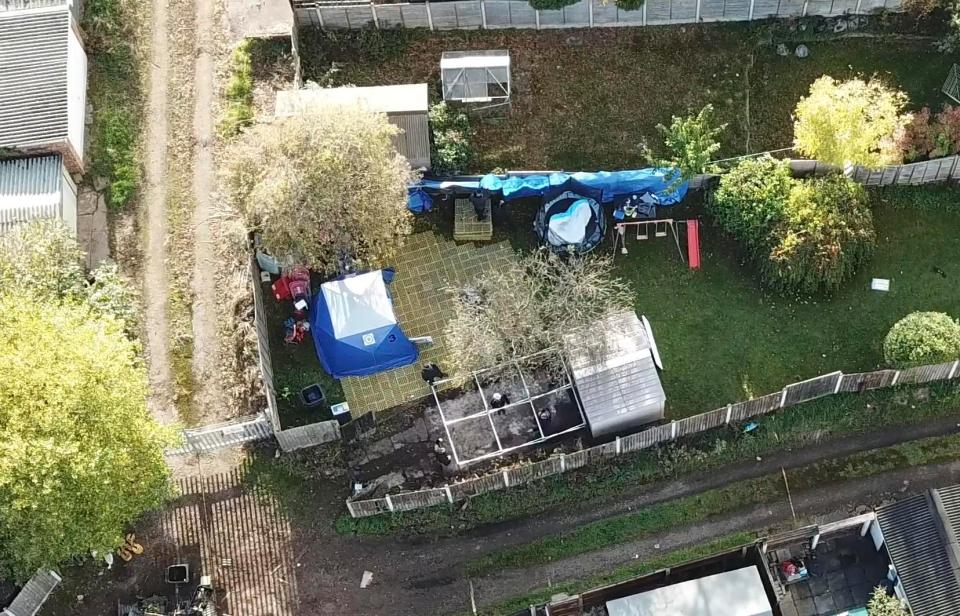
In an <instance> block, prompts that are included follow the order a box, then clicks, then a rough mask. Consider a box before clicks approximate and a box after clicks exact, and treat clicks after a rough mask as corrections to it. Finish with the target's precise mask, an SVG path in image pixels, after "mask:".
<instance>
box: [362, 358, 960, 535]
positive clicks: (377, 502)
mask: <svg viewBox="0 0 960 616" xmlns="http://www.w3.org/2000/svg"><path fill="white" fill-rule="evenodd" d="M958 368H960V360H958V361H953V362H947V363H943V364H935V365H929V366H920V367H917V368H909V369H906V370H878V371H876V372H860V373H856V374H844V373H842V372H831V373H830V374H824V375H822V376H818V377H816V378H812V379H807V380H805V381H800V382H798V383H791V384H790V385H787V386H786V387H784V388H783V389H782V390H780V391H778V392H774V393H772V394H768V395H766V396H762V397H760V398H754V399H752V400H746V401H744V402H737V403H735V404H728V405H727V406H725V407H721V408H718V409H715V410H713V411H710V412H707V413H702V414H700V415H694V416H692V417H686V418H684V419H680V420H677V421H672V422H670V423H667V424H663V425H660V426H657V427H654V428H650V429H648V430H644V431H643V432H637V433H634V434H630V435H627V436H623V437H617V438H616V440H614V441H611V442H609V443H604V444H602V445H597V446H595V447H590V448H588V449H582V450H580V451H577V452H575V453H570V454H560V455H558V456H552V457H550V458H547V459H545V460H542V461H539V462H533V463H530V464H522V465H518V466H515V467H513V468H509V469H502V470H497V471H495V472H492V473H490V474H487V475H483V476H481V477H476V478H472V479H466V480H464V481H459V482H457V483H452V484H448V485H445V486H443V487H439V488H431V489H427V490H417V491H411V492H401V493H399V494H390V495H387V496H385V497H384V498H372V499H366V500H356V501H352V500H349V499H348V500H347V509H348V510H349V511H350V515H351V516H353V517H355V518H360V517H366V516H371V515H378V514H381V513H388V512H396V511H410V510H413V509H421V508H424V507H432V506H434V505H440V504H443V503H448V504H451V503H455V502H457V501H462V500H466V499H468V498H470V497H472V496H477V495H479V494H483V493H485V492H491V491H495V490H502V489H505V488H509V487H511V486H518V485H523V484H525V483H529V482H531V481H538V480H540V479H543V478H545V477H550V476H553V475H559V474H562V473H565V472H567V471H570V470H574V469H577V468H582V467H584V466H588V465H590V464H596V463H598V462H601V461H604V460H608V459H612V458H616V457H618V456H622V455H626V454H630V453H633V452H636V451H640V450H643V449H648V448H650V447H654V446H656V445H660V444H663V443H669V442H671V441H675V440H676V439H678V438H681V437H683V436H688V435H691V434H697V433H701V432H706V431H708V430H713V429H715V428H719V427H721V426H725V425H728V424H731V423H740V422H743V421H747V420H750V419H755V418H757V417H760V416H763V415H766V414H768V413H772V412H774V411H778V410H780V409H785V408H789V407H791V406H794V405H797V404H802V403H804V402H809V401H811V400H816V399H817V398H823V397H825V396H832V395H834V394H838V393H842V392H861V391H865V390H868V389H879V388H883V387H891V386H894V385H903V384H920V383H929V382H932V381H943V380H950V379H956V378H960V370H958Z"/></svg>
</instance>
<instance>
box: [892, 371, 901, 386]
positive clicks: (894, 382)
mask: <svg viewBox="0 0 960 616" xmlns="http://www.w3.org/2000/svg"><path fill="white" fill-rule="evenodd" d="M899 380H900V371H899V370H897V371H896V372H895V373H894V375H893V380H892V381H890V386H891V387H893V386H894V385H896V384H897V381H899Z"/></svg>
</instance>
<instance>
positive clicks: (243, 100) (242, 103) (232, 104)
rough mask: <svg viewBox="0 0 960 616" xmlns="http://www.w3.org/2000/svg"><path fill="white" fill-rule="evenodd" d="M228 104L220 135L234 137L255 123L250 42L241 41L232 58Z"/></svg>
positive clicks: (227, 91)
mask: <svg viewBox="0 0 960 616" xmlns="http://www.w3.org/2000/svg"><path fill="white" fill-rule="evenodd" d="M225 95H226V99H227V101H226V102H227V104H226V108H225V109H224V112H223V117H221V118H220V134H221V135H223V136H224V137H232V136H233V135H236V134H237V133H239V132H240V130H241V129H243V128H244V127H245V126H250V124H252V123H253V115H254V113H253V67H252V62H251V59H250V42H249V40H243V41H241V42H240V43H239V44H238V45H237V46H236V48H235V49H234V50H233V54H232V55H231V56H230V80H229V81H228V82H227V88H226V92H225Z"/></svg>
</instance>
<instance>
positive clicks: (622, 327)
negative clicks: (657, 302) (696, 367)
mask: <svg viewBox="0 0 960 616" xmlns="http://www.w3.org/2000/svg"><path fill="white" fill-rule="evenodd" d="M598 335H603V336H604V337H605V344H606V348H605V349H603V355H604V356H603V358H602V359H601V360H598V359H597V358H596V357H595V355H596V353H595V349H594V348H593V347H591V346H588V345H582V346H578V341H579V340H585V339H589V337H590V336H598ZM650 346H651V345H650V340H649V339H648V337H647V332H646V330H645V329H644V327H643V324H642V323H641V322H640V319H638V318H637V315H636V314H634V313H632V312H624V313H618V314H614V315H611V316H609V317H607V318H605V319H602V320H601V321H600V322H599V323H597V324H596V325H593V326H591V328H590V331H589V332H579V333H576V334H572V335H571V336H569V337H568V338H567V347H568V360H569V363H570V370H571V373H572V375H573V381H574V384H575V385H576V387H577V393H578V394H579V395H580V401H581V402H582V403H583V412H584V414H585V415H586V417H587V423H588V424H590V431H591V432H592V433H593V434H594V435H595V436H598V435H601V434H610V433H613V432H619V431H621V430H625V429H628V428H631V427H636V426H640V425H643V424H646V423H650V422H652V421H656V420H658V419H660V418H662V417H663V405H664V401H665V400H666V395H665V394H664V392H663V386H662V385H661V384H660V375H659V374H658V373H657V367H656V365H655V364H654V362H653V357H652V355H651V352H650Z"/></svg>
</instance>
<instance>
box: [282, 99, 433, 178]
mask: <svg viewBox="0 0 960 616" xmlns="http://www.w3.org/2000/svg"><path fill="white" fill-rule="evenodd" d="M429 99H430V97H429V93H428V89H427V84H425V83H413V84H404V85H398V86H373V87H367V88H306V89H303V90H280V91H278V92H277V107H276V116H277V117H278V118H286V117H290V116H294V115H298V114H301V113H304V112H305V111H309V110H311V109H316V108H318V107H322V106H328V105H343V106H354V105H356V106H360V107H363V108H364V109H367V110H369V111H372V112H375V113H383V114H386V116H387V119H388V120H389V121H390V123H391V124H393V125H394V126H396V127H397V128H399V129H400V130H401V132H400V134H398V135H397V136H396V137H394V146H395V147H396V148H397V152H399V153H400V154H401V155H403V156H404V157H405V158H406V159H407V160H408V161H410V166H411V167H413V168H415V169H417V168H424V169H429V168H430V125H429V122H428V120H427V111H428V110H429V108H430V100H429Z"/></svg>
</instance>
